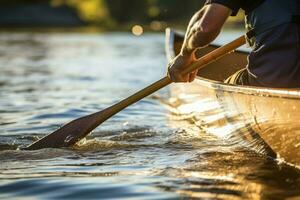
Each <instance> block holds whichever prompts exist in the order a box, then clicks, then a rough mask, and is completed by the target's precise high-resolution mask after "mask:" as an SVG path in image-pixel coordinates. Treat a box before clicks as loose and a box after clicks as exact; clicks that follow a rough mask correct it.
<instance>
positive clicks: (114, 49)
mask: <svg viewBox="0 0 300 200" xmlns="http://www.w3.org/2000/svg"><path fill="white" fill-rule="evenodd" d="M236 34H239V33H236ZM229 35H231V34H229ZM227 39H228V38H226V40H227ZM0 44H1V45H0V61H1V62H0V70H1V73H0V135H1V137H0V160H1V163H0V179H1V181H0V198H1V199H101V198H102V199H189V198H192V197H193V198H203V199H284V198H289V197H291V198H292V197H295V198H297V197H299V195H300V191H299V188H300V182H299V180H300V179H299V177H300V172H299V170H297V169H295V168H293V167H290V166H287V165H285V164H284V163H282V164H278V163H277V162H276V161H275V160H273V159H271V158H268V157H266V156H264V155H263V154H259V153H257V152H254V151H252V150H251V149H250V148H248V146H247V145H246V144H244V143H243V141H242V140H238V139H237V138H231V137H229V136H230V135H231V134H232V133H237V132H239V133H241V132H243V131H245V130H244V129H246V128H245V127H239V126H240V124H239V122H238V121H234V120H233V122H234V123H236V124H235V127H238V130H237V129H234V128H233V127H232V126H230V125H228V124H226V123H225V121H224V113H222V112H221V110H220V107H219V104H218V103H216V102H215V101H214V100H212V99H207V98H203V99H202V100H201V101H196V102H195V100H194V98H198V97H199V96H197V95H186V94H182V95H179V96H178V97H175V98H172V99H169V92H168V91H169V90H168V89H163V90H161V91H159V92H158V93H156V94H155V95H153V96H150V97H148V98H145V99H143V100H141V101H140V102H138V103H136V104H134V105H133V106H131V107H129V108H127V109H125V110H124V111H122V112H121V113H119V114H117V115H116V116H114V117H113V118H111V119H109V120H108V121H106V122H105V123H103V124H102V125H101V126H99V127H98V128H97V129H96V130H95V131H93V132H92V134H91V135H89V136H88V137H87V138H85V139H84V140H82V141H80V142H79V143H78V144H77V145H75V146H74V147H72V148H62V149H42V150H37V151H22V150H17V148H18V147H22V146H26V145H28V144H30V143H32V142H33V141H36V140H37V139H38V138H41V137H43V136H44V135H45V134H48V133H50V132H52V131H54V130H56V129H57V128H58V127H60V126H62V125H63V124H64V123H66V122H68V121H70V120H72V119H75V118H78V117H80V116H84V115H87V114H90V113H92V112H96V111H99V110H102V109H104V108H106V107H108V106H109V105H111V104H113V103H116V102H117V101H119V100H121V99H123V98H125V97H127V96H128V95H129V94H132V93H134V92H135V91H137V90H138V89H141V88H143V87H145V86H146V85H148V84H150V83H152V82H153V81H155V80H157V79H158V78H160V77H162V76H164V75H165V72H166V69H165V65H166V59H165V55H164V36H163V34H146V33H144V34H142V35H141V36H140V37H135V36H134V35H132V34H131V33H128V34H126V33H101V34H100V33H94V34H91V33H89V34H87V33H32V32H3V33H0ZM183 100H184V101H185V103H184V104H182V101H183ZM230 117H231V118H232V119H234V118H235V117H236V116H234V115H233V116H230ZM243 128H244V129H243ZM270 130H271V129H270ZM217 136H221V137H217ZM248 145H249V144H248ZM253 145H257V148H256V149H258V148H261V147H260V144H256V143H255V144H253Z"/></svg>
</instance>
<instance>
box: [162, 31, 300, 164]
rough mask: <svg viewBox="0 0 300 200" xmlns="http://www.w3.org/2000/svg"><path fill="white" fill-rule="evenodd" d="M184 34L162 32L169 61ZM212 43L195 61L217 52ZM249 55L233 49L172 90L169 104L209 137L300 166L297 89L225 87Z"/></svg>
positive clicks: (215, 46) (202, 50)
mask: <svg viewBox="0 0 300 200" xmlns="http://www.w3.org/2000/svg"><path fill="white" fill-rule="evenodd" d="M182 42H183V35H182V34H178V33H176V32H174V31H172V30H170V29H168V30H167V32H166V54H167V59H168V60H171V59H172V58H174V57H175V56H176V55H177V54H178V53H179V50H180V48H181V45H182ZM217 47H218V45H216V44H211V45H209V46H207V47H205V48H202V49H200V50H198V51H197V52H196V55H197V57H201V56H202V55H204V54H206V53H208V52H210V51H212V50H214V49H216V48H217ZM248 53H249V52H248V51H245V50H237V51H235V52H232V53H231V54H228V55H226V56H225V57H223V58H222V59H220V60H218V61H216V62H214V63H212V64H209V65H207V66H206V67H204V68H203V69H201V70H200V71H199V73H198V75H197V78H196V80H195V81H194V82H192V83H176V84H173V85H172V86H171V87H170V95H171V98H170V103H171V104H172V105H173V106H175V110H176V112H177V114H179V115H186V116H192V118H193V120H192V121H193V122H194V124H195V126H199V127H201V129H202V130H205V131H206V132H207V133H209V134H213V135H215V136H217V137H222V138H224V139H228V140H229V139H230V140H233V139H234V140H236V141H239V142H241V144H243V145H248V146H249V147H251V148H253V149H254V150H256V151H258V152H261V153H264V154H266V155H267V156H272V157H276V159H278V160H279V161H284V162H286V163H289V164H291V165H293V166H296V167H299V166H300V125H299V120H300V90H296V89H278V88H262V87H252V86H238V85H230V84H224V83H223V81H224V80H225V79H226V78H228V77H229V76H230V75H231V74H233V73H234V72H236V71H237V70H239V69H242V68H244V67H245V66H246V64H247V55H248Z"/></svg>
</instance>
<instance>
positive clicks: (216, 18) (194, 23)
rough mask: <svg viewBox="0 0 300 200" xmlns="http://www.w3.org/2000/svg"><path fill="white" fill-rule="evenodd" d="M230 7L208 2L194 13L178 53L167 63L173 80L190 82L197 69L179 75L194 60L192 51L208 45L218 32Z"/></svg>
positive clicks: (228, 13) (229, 11)
mask: <svg viewBox="0 0 300 200" xmlns="http://www.w3.org/2000/svg"><path fill="white" fill-rule="evenodd" d="M230 14H231V9H229V8H227V7H225V6H223V5H221V4H215V3H213V4H209V5H206V6H204V7H203V8H202V9H201V10H200V11H198V12H197V13H195V14H194V16H193V17H192V19H191V20H190V23H189V25H188V28H187V32H186V35H185V39H184V42H183V45H182V48H181V52H180V54H179V55H178V56H177V57H176V58H175V59H174V60H173V61H172V62H171V63H169V76H170V78H171V79H172V81H174V82H191V81H193V80H194V79H195V77H196V75H197V71H194V72H192V73H190V74H188V75H186V76H182V75H181V71H183V70H184V69H185V68H186V67H187V66H189V65H190V64H191V63H193V62H194V61H195V58H194V51H195V50H196V49H197V48H201V47H203V46H206V45H208V44H209V43H210V42H212V41H213V40H214V39H215V38H216V37H217V36H218V34H219V33H220V31H221V28H222V26H223V25H224V23H225V21H226V19H227V18H228V16H230Z"/></svg>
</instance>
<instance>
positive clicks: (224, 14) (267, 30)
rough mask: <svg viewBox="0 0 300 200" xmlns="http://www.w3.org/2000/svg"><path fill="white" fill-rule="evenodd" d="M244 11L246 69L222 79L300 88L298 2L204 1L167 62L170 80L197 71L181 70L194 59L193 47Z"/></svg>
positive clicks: (179, 79)
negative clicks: (171, 58) (240, 10)
mask: <svg viewBox="0 0 300 200" xmlns="http://www.w3.org/2000/svg"><path fill="white" fill-rule="evenodd" d="M239 9H243V10H244V11H245V16H246V20H245V21H246V27H247V29H248V31H250V32H248V33H249V34H247V40H248V43H249V44H250V46H251V47H252V51H251V53H250V54H249V56H248V65H247V68H246V69H244V70H241V71H239V72H237V73H236V74H234V75H233V76H232V77H231V78H229V79H228V80H227V83H232V84H243V85H253V86H263V87H285V88H287V87H289V88H292V87H293V88H300V18H299V16H300V0H285V1H282V0H207V1H206V3H205V5H204V7H203V8H202V9H201V10H200V11H198V12H197V13H195V14H194V16H193V17H192V19H191V20H190V22H189V25H188V28H187V32H186V35H185V40H184V43H183V46H182V49H181V52H180V54H179V55H178V56H177V57H176V58H175V59H174V60H173V61H172V62H171V63H169V76H170V78H171V79H172V81H174V82H191V81H193V80H194V79H195V77H196V74H197V71H194V72H192V73H190V74H188V75H185V76H182V75H181V71H182V70H183V69H184V68H185V67H187V66H188V65H190V64H191V63H193V62H194V61H195V57H194V51H195V50H196V49H197V48H201V47H204V46H206V45H208V44H209V43H210V42H212V41H213V40H214V39H215V38H216V37H217V36H218V34H219V33H220V30H221V28H222V26H223V25H224V23H225V21H226V19H227V18H228V17H229V16H230V15H231V16H235V15H236V14H237V12H238V11H239Z"/></svg>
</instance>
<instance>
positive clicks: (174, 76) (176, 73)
mask: <svg viewBox="0 0 300 200" xmlns="http://www.w3.org/2000/svg"><path fill="white" fill-rule="evenodd" d="M194 61H195V59H194V57H193V56H190V55H189V56H183V55H178V56H176V57H175V58H174V59H173V60H172V61H171V62H170V63H169V67H168V76H169V77H170V78H171V80H172V81H173V82H192V81H193V80H195V78H196V75H197V72H198V70H195V71H194V72H192V73H189V74H186V75H182V72H183V71H184V70H185V69H186V68H187V67H188V66H189V65H191V64H192V63H193V62H194Z"/></svg>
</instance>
